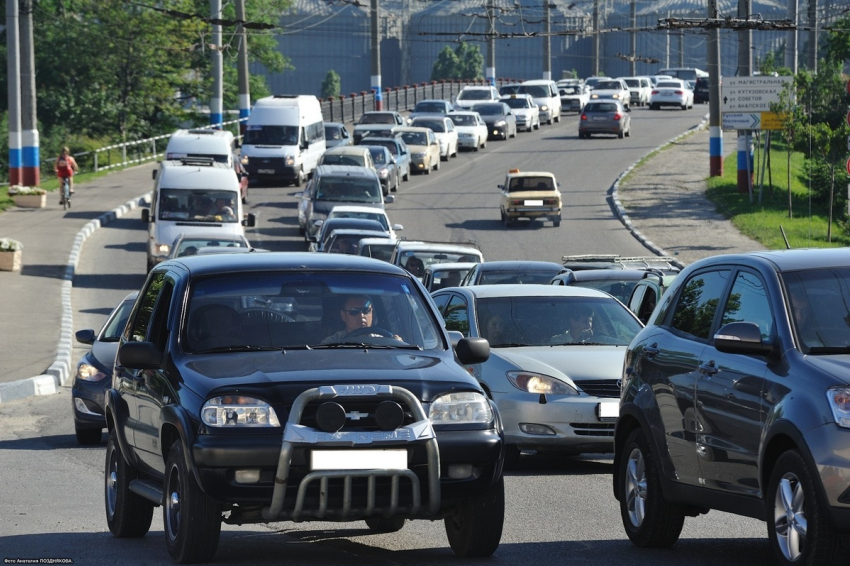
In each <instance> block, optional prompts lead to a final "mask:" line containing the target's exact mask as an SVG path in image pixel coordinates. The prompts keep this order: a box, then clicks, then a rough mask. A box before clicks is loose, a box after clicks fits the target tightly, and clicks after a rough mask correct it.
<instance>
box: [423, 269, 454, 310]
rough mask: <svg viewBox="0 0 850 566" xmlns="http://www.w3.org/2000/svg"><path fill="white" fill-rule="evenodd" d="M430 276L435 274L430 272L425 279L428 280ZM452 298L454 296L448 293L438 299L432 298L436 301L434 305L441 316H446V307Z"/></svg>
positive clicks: (437, 297) (438, 296)
mask: <svg viewBox="0 0 850 566" xmlns="http://www.w3.org/2000/svg"><path fill="white" fill-rule="evenodd" d="M428 276H432V277H433V274H432V273H431V272H430V271H429V272H428V274H427V275H425V277H426V278H427V277H428ZM451 298H452V296H451V295H450V294H448V293H446V294H445V295H437V296H436V297H432V299H433V300H434V304H435V305H437V311H438V312H439V313H440V315H441V316H443V315H444V314H445V312H446V305H447V304H449V299H451Z"/></svg>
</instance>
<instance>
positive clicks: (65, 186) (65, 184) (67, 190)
mask: <svg viewBox="0 0 850 566" xmlns="http://www.w3.org/2000/svg"><path fill="white" fill-rule="evenodd" d="M62 206H63V208H64V210H68V209H69V208H71V178H70V177H63V179H62Z"/></svg>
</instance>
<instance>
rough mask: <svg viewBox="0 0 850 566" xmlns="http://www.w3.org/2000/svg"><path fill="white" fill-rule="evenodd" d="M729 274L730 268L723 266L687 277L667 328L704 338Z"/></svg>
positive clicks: (707, 335)
mask: <svg viewBox="0 0 850 566" xmlns="http://www.w3.org/2000/svg"><path fill="white" fill-rule="evenodd" d="M729 276H730V270H728V269H724V270H717V271H704V272H702V273H698V274H696V275H694V276H693V277H691V278H690V279H689V280H688V281H687V282H686V283H685V284H684V286H683V287H682V289H681V291H680V292H679V296H678V299H677V302H676V305H675V307H674V310H673V317H672V321H671V327H672V328H674V329H676V330H678V331H680V332H684V333H687V334H690V335H692V336H694V337H696V338H699V339H702V340H708V339H709V337H710V333H711V326H712V323H713V322H714V316H715V314H716V313H717V307H718V306H719V304H720V298H721V297H722V296H723V292H724V291H725V289H726V284H727V283H728V281H729Z"/></svg>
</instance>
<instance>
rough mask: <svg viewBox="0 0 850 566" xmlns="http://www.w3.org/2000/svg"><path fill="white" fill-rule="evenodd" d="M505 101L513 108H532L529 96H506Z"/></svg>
mask: <svg viewBox="0 0 850 566" xmlns="http://www.w3.org/2000/svg"><path fill="white" fill-rule="evenodd" d="M504 102H505V104H507V105H508V106H510V107H511V108H531V102H529V100H528V99H527V98H506V99H505V100H504Z"/></svg>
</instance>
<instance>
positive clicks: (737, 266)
mask: <svg viewBox="0 0 850 566" xmlns="http://www.w3.org/2000/svg"><path fill="white" fill-rule="evenodd" d="M612 100H613V99H612ZM603 103H604V104H608V103H610V101H601V102H595V103H594V104H603ZM449 114H451V113H449ZM580 127H581V126H580ZM402 131H403V130H402ZM624 135H627V134H625V133H624ZM369 139H371V134H369V135H366V136H364V138H363V140H364V141H367V142H368V140H369ZM383 139H398V138H395V137H390V138H383ZM476 147H478V146H477V144H476ZM323 167H329V168H333V167H339V168H342V167H345V166H323ZM351 169H362V170H364V171H366V170H368V169H369V168H368V167H364V166H358V167H351ZM334 173H335V171H330V170H323V169H322V167H320V168H318V169H317V170H316V174H315V175H314V178H313V180H311V183H312V182H313V181H317V180H318V181H317V182H318V183H319V184H318V185H314V186H313V189H314V192H313V194H312V196H311V195H307V196H302V202H305V198H306V199H307V202H309V199H312V198H314V197H315V200H322V199H319V198H317V197H318V195H319V194H320V193H321V192H322V191H323V190H324V188H322V189H319V185H321V180H322V179H326V180H329V179H331V178H333V175H334ZM372 173H374V171H371V172H364V173H363V175H366V176H370V175H372ZM521 173H527V175H521ZM351 174H352V173H349V172H346V175H351ZM525 176H536V177H545V176H546V174H545V173H541V172H521V171H511V172H509V173H508V179H507V181H506V183H505V186H510V185H511V182H512V181H513V180H514V178H516V179H520V178H524V177H525ZM355 177H356V175H355ZM358 178H359V177H358ZM547 179H550V180H551V187H552V188H551V189H547V190H549V191H550V192H551V193H552V194H554V193H555V191H557V187H558V184H557V181H556V180H555V179H554V176H551V177H547ZM374 187H375V184H374V183H372V185H371V188H370V189H369V190H371V191H372V192H374ZM309 188H310V185H309V184H308V189H309ZM327 188H328V190H330V186H328V187H327ZM378 188H379V189H380V179H378ZM535 188H538V187H536V186H535ZM524 189H525V187H523V190H524ZM304 192H305V193H306V192H307V191H306V190H305V191H304ZM364 192H368V191H367V190H365V189H364ZM507 192H508V194H509V195H511V194H514V192H513V191H510V190H509V191H507ZM517 192H520V191H517ZM358 194H359V193H358ZM370 196H371V193H370ZM390 196H391V195H390ZM381 197H383V191H381ZM513 198H514V199H515V200H520V199H519V198H518V197H517V195H516V194H514V196H513ZM521 200H522V201H523V202H522V206H527V205H528V203H527V202H526V201H529V200H532V201H534V200H538V199H537V198H536V195H530V196H528V195H524V194H523V195H522V199H521ZM539 200H542V201H543V202H542V204H541V206H551V204H552V203H547V202H546V201H545V198H544V199H539ZM345 202H348V201H345ZM375 202H377V201H370V202H368V203H367V204H368V206H352V205H350V204H340V205H336V206H332V207H331V208H330V209H329V210H328V211H327V212H326V213H325V216H324V217H322V214H323V213H322V212H321V211H318V212H316V213H315V215H314V216H312V219H313V220H312V224H305V226H304V228H305V230H306V229H307V228H308V227H315V228H318V229H320V230H321V229H325V228H326V227H327V226H328V225H329V224H331V223H332V222H334V221H336V220H341V219H350V218H353V219H358V220H366V221H372V222H375V224H378V225H379V226H380V228H382V230H365V231H364V232H367V233H370V234H369V235H370V238H369V239H368V240H363V239H358V240H357V241H358V242H359V243H360V254H361V255H368V256H370V257H373V258H380V259H384V260H385V261H384V262H375V261H369V260H367V259H360V258H346V257H344V256H319V255H318V254H303V255H298V256H295V255H294V254H262V255H260V254H239V255H238V256H237V255H234V256H233V257H232V258H229V259H228V261H227V262H222V261H217V259H218V258H210V257H206V258H204V257H198V258H193V257H180V258H176V259H171V260H169V261H167V262H165V263H163V264H161V265H158V266H156V267H155V268H154V270H153V272H152V273H151V274H150V275H149V277H148V281H147V282H146V284H145V287H144V288H143V289H142V292H141V294H140V295H139V297H138V299H136V300H135V301H132V299H130V298H128V299H127V300H125V302H127V301H131V302H130V303H129V304H130V305H131V306H132V308H131V310H130V311H129V312H127V316H128V318H129V322H128V323H127V324H126V325H124V326H122V331H121V333H119V335H118V337H117V340H118V361H119V362H120V365H119V366H117V367H119V368H120V373H119V371H118V370H116V373H115V375H114V377H113V380H112V382H111V383H110V385H113V387H112V388H110V389H108V390H106V391H105V392H103V393H102V395H103V399H104V401H101V403H102V404H103V405H105V409H106V413H105V414H106V415H108V422H109V423H111V425H110V427H109V442H108V444H107V465H106V469H105V488H104V490H105V500H106V514H107V524H108V526H109V528H110V530H111V532H113V534H115V535H116V536H119V537H137V536H142V535H143V534H144V533H145V532H147V530H148V528H149V527H150V523H151V516H152V512H153V507H154V506H155V505H161V506H162V507H163V521H164V525H165V530H166V535H167V536H166V537H165V539H166V546H167V549H168V551H169V553H170V554H171V556H172V557H173V558H174V559H175V561H178V562H195V561H205V560H209V559H211V558H212V557H213V556H214V554H215V551H216V547H217V544H218V539H219V531H220V528H221V522H222V516H223V513H224V516H226V517H227V519H226V520H227V521H228V522H233V523H250V522H271V521H280V520H295V521H304V520H335V521H352V520H358V519H365V521H366V524H367V526H368V527H369V528H370V529H371V530H372V531H375V532H393V531H397V530H399V529H401V528H403V525H404V524H405V521H406V520H413V519H434V518H443V519H444V524H445V530H446V534H447V537H448V540H449V544H450V546H451V548H452V550H453V551H454V552H455V553H456V554H458V555H459V556H470V557H472V556H489V555H490V554H492V553H493V552H494V551H495V550H496V548H497V547H498V545H499V540H500V538H501V529H502V522H503V519H504V486H503V480H502V477H501V469H502V466H503V465H506V466H510V465H512V464H515V463H516V462H517V461H519V459H520V458H526V459H527V451H529V450H538V451H549V450H552V451H560V452H566V453H587V452H606V453H613V454H614V457H615V460H614V475H613V478H612V485H613V491H614V495H615V497H616V499H617V500H618V501H619V504H620V508H621V516H622V521H623V526H624V529H625V531H626V534H627V535H628V537H629V538H630V540H632V542H633V543H634V544H635V545H637V546H645V547H666V546H670V545H672V544H673V543H674V542H675V541H676V540H677V538H678V536H679V533H680V532H681V530H682V525H683V523H684V520H685V517H687V516H695V515H698V514H700V513H705V512H707V511H708V510H709V509H719V510H723V511H727V512H733V513H738V514H742V515H746V516H750V517H756V518H761V519H766V520H767V522H768V537H769V540H770V546H771V548H772V549H773V551H774V553H775V555H776V557H777V560H778V561H779V563H782V564H809V565H813V564H828V565H829V564H831V565H837V564H840V563H842V560H844V559H845V558H846V554H844V550H843V548H844V546H843V542H842V537H846V536H847V533H848V532H850V500H848V493H850V488H848V481H847V480H848V478H850V456H848V455H847V453H848V450H850V440H848V436H850V434H848V431H847V429H848V428H850V382H848V379H847V377H846V375H847V373H848V372H847V371H846V370H847V369H850V368H848V367H847V366H848V363H846V361H845V360H844V357H845V356H846V354H847V353H848V352H850V350H848V344H850V338H848V337H847V336H846V334H847V323H846V320H848V319H850V313H846V312H843V309H841V308H838V309H835V308H833V307H834V305H843V304H850V297H848V296H847V289H848V288H850V274H848V273H846V272H847V268H846V265H847V264H848V262H850V256H848V253H847V252H846V250H841V251H831V252H829V253H820V254H819V253H814V254H810V253H808V251H807V252H801V251H789V252H764V253H758V254H748V255H742V256H731V257H729V256H720V257H717V258H711V259H710V260H704V261H702V262H699V263H698V264H694V265H692V266H690V267H689V268H688V269H687V270H685V271H684V272H683V273H679V269H678V267H676V266H674V265H673V264H672V263H671V262H670V261H669V260H670V258H599V257H595V258H588V257H577V256H565V257H564V258H563V261H562V263H561V264H558V263H554V264H551V265H542V263H543V262H540V264H538V262H485V261H484V257H483V254H481V252H480V250H478V249H477V247H476V246H475V245H473V244H471V243H469V244H459V243H453V244H440V243H437V242H411V241H404V240H401V241H399V240H398V239H397V237H395V236H392V237H391V236H390V235H389V234H388V232H389V230H388V228H389V227H390V226H391V225H390V223H389V220H388V219H387V218H386V213H385V212H383V217H382V218H383V223H382V222H381V219H378V218H375V214H378V213H375V211H376V210H377V211H382V210H383V207H382V206H381V207H378V206H373V204H374V203H375ZM384 202H391V200H389V201H384ZM528 206H536V204H535V205H528ZM344 207H347V208H344ZM299 212H300V207H299ZM548 212H550V213H551V212H552V211H548ZM347 213H351V214H350V215H349V214H347ZM558 213H559V215H558V222H560V193H559V192H558ZM310 214H313V212H311V213H310ZM358 214H360V215H361V216H358ZM504 215H505V212H504V211H503V220H504ZM337 216H338V218H337ZM308 218H310V217H309V216H308ZM299 221H300V218H299ZM305 222H308V221H305ZM556 225H557V224H556ZM373 228H374V225H373ZM393 228H394V229H396V230H398V229H400V227H393ZM346 230H348V231H351V232H355V231H356V230H355V229H353V228H345V229H342V228H340V230H339V231H337V232H336V237H337V238H342V237H344V236H348V235H349V234H347V233H346ZM330 232H331V233H333V232H334V230H330ZM371 233H381V234H383V235H376V234H371ZM362 235H363V234H361V233H358V234H356V236H357V237H358V238H360V237H361V236H362ZM367 241H368V242H369V248H368V250H369V251H368V253H365V254H364V253H363V251H364V250H366V249H367V246H366V245H365V244H364V242H367ZM327 245H329V246H332V245H333V244H332V243H330V241H329V242H328V244H327ZM380 250H383V253H384V254H386V251H387V250H391V251H390V252H389V255H388V256H386V255H384V256H383V257H381V253H382V252H381V251H380ZM414 260H418V264H417V261H414ZM387 264H393V265H394V266H395V267H393V266H390V265H387ZM399 267H401V268H404V269H399ZM590 268H593V269H590ZM420 269H421V271H420ZM461 273H465V275H461ZM258 274H260V275H258ZM420 282H421V285H420ZM428 293H431V295H430V297H431V298H430V299H429V298H428V295H427V294H428ZM122 304H123V303H122ZM824 305H828V306H829V308H825V307H824ZM125 308H126V307H125ZM117 312H118V311H117V309H116V313H117ZM118 316H119V315H118V314H115V313H114V314H113V315H112V317H110V320H109V321H108V322H107V325H109V324H110V321H112V319H113V318H114V317H118ZM355 321H356V322H355ZM367 321H368V324H367ZM115 324H117V325H118V326H121V325H120V323H115ZM115 324H113V326H115ZM349 325H351V326H349ZM169 330H170V331H169ZM105 331H106V325H105V327H104V331H102V332H101V334H103V336H104V340H102V341H107V338H106V337H107V335H108V334H107V333H105ZM81 337H82V338H83V340H81V341H88V340H91V341H92V344H93V346H94V344H95V335H94V332H93V331H88V333H86V334H83V335H82V336H80V335H79V334H78V340H79V339H80V338H81ZM111 339H113V340H114V339H116V338H115V336H114V335H113V336H112V338H111ZM98 340H100V339H99V338H98ZM326 340H327V342H326ZM485 345H486V347H485ZM93 351H94V347H93ZM281 352H284V353H285V354H286V356H287V363H286V364H285V365H284V364H283V363H282V362H281V361H279V360H280V353H281ZM366 354H368V355H366ZM114 355H115V354H113V357H114ZM293 356H294V357H293ZM319 356H321V358H320V357H319ZM354 356H357V359H356V360H355V361H353V360H354ZM319 359H320V360H321V362H320V363H321V364H322V368H323V370H325V371H324V372H323V373H324V374H325V375H323V377H322V379H316V377H315V376H316V372H315V371H312V372H311V371H310V370H311V367H312V368H314V367H315V363H316V360H319ZM166 360H167V363H166ZM458 362H459V363H458ZM86 363H87V367H90V368H93V369H86V370H85V371H86V372H87V373H89V374H92V372H93V374H97V371H99V370H98V369H97V367H98V366H97V364H96V363H94V362H93V360H92V361H89V362H86ZM311 364H312V365H311ZM101 365H103V364H101ZM81 367H82V365H81ZM241 367H251V368H252V369H251V370H250V372H249V373H248V374H246V375H242V374H238V375H237V373H238V372H239V370H238V369H234V368H241ZM400 367H403V368H404V371H407V370H409V373H405V374H404V377H403V378H402V377H399V376H397V375H396V372H398V371H400V370H399V369H398V368H400ZM254 368H263V369H262V371H261V372H260V373H257V371H255V369H254ZM353 368H356V369H353ZM459 369H460V371H458V370H459ZM140 372H146V373H145V375H149V376H150V378H149V379H146V380H145V383H144V384H143V387H140V384H139V381H138V379H134V376H135V375H138V374H139V373H140ZM439 372H442V373H441V374H440V375H439V379H438V378H437V376H438V373H439ZM78 373H80V372H78ZM367 380H368V381H367ZM400 380H401V381H402V382H403V384H402V385H401V386H400V385H399V381H400ZM171 383H181V388H186V390H188V391H191V392H192V394H191V395H189V394H188V393H187V392H185V391H183V392H182V393H181V392H178V391H174V390H172V389H170V388H169V384H171ZM293 383H297V384H298V385H297V386H295V385H293ZM339 384H341V385H339ZM402 387H403V388H402ZM441 388H442V389H441ZM426 391H430V394H426ZM441 392H445V393H444V394H441ZM178 393H181V394H178ZM79 403H80V404H82V406H84V407H89V408H90V407H91V405H89V404H87V403H86V402H85V400H84V399H80V401H79ZM77 404H78V403H77V401H76V400H75V405H77ZM142 406H143V407H144V411H139V410H138V409H139V407H142ZM296 407H297V411H296ZM134 410H135V412H132V411H134ZM143 413H144V414H145V418H146V419H147V421H146V422H137V421H133V418H132V416H133V415H137V414H138V415H141V414H143ZM84 414H85V413H84V411H81V416H80V423H81V428H80V430H81V431H85V426H84V425H83V424H82V423H83V420H82V419H84V418H85V417H84V416H83V415H84ZM279 414H280V415H283V414H286V415H288V418H287V420H286V422H284V421H283V419H280V418H278V415H279ZM293 414H294V416H293ZM350 415H356V418H355V417H352V416H350ZM76 418H77V415H76V413H75V421H76ZM106 422H107V418H104V423H105V424H106ZM182 430H190V431H196V432H197V431H201V432H200V433H198V434H194V435H192V434H190V435H183V434H181V433H180V431H182ZM97 431H98V435H97V441H99V440H100V429H97ZM87 434H88V436H86V435H87ZM93 438H94V433H86V432H82V434H80V433H78V439H81V440H80V442H83V441H84V440H87V441H88V442H94V441H95V440H93ZM355 438H356V439H360V440H359V441H357V442H355ZM363 439H366V441H363ZM243 443H248V444H250V445H251V446H252V447H254V449H253V452H255V454H254V455H252V456H251V458H250V461H246V459H245V455H244V450H240V448H239V447H240V446H241V445H242V444H243ZM342 445H345V448H344V449H341V446H342ZM364 445H365V446H364ZM154 447H156V449H155V448H154ZM458 447H462V449H459V448H458ZM524 451H525V452H526V454H525V455H524V454H523V452H524ZM342 452H344V453H345V454H341V453H342ZM376 452H380V453H381V455H380V456H379V455H377V454H375V453H376ZM386 453H392V454H386ZM435 454H436V455H435ZM213 457H215V465H213V464H212V463H211V462H212V459H213ZM436 461H439V462H440V463H439V471H435V467H437V466H436V464H435V462H436ZM399 485H400V486H401V487H399ZM425 486H427V489H426V488H425ZM189 516H191V517H192V520H191V521H190V520H188V517H189ZM200 540H203V541H204V543H203V544H200V543H199V542H198V541H200Z"/></svg>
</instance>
